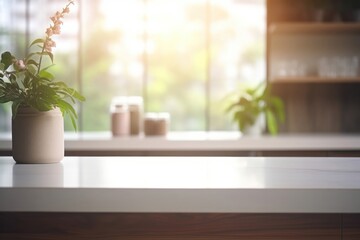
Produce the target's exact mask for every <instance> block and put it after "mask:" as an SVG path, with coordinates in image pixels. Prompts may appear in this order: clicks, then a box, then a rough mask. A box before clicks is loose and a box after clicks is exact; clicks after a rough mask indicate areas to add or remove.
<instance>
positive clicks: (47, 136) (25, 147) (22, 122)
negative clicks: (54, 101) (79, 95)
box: [12, 107, 64, 163]
mask: <svg viewBox="0 0 360 240" xmlns="http://www.w3.org/2000/svg"><path fill="white" fill-rule="evenodd" d="M12 152H13V158H14V160H15V161H16V162H17V163H57V162H60V161H61V160H62V159H63V158H64V119H63V116H62V113H61V111H60V109H58V108H55V109H53V110H50V111H46V112H40V111H38V110H35V109H33V108H29V107H22V108H19V109H18V113H17V115H16V117H15V118H14V119H13V120H12Z"/></svg>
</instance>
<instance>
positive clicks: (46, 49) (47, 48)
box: [0, 0, 85, 163]
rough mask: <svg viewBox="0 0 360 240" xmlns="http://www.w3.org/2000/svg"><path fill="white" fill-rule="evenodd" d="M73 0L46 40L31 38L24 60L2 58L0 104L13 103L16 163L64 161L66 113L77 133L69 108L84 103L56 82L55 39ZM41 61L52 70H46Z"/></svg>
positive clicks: (53, 23) (73, 113) (4, 55)
mask: <svg viewBox="0 0 360 240" xmlns="http://www.w3.org/2000/svg"><path fill="white" fill-rule="evenodd" d="M72 4H74V2H73V1H72V0H71V1H69V2H68V3H67V4H66V6H65V7H64V8H63V9H62V11H58V12H56V13H55V15H54V16H52V17H51V18H50V19H51V24H50V27H48V28H47V29H46V32H45V37H44V38H38V39H35V40H34V41H33V42H32V43H31V44H30V46H29V54H28V55H27V56H26V57H25V58H17V57H15V56H13V55H12V54H11V53H10V52H9V51H6V52H3V53H2V54H1V63H0V103H6V102H12V146H13V149H12V150H13V158H14V159H15V161H16V162H18V163H52V162H59V161H60V160H61V159H63V157H64V133H63V132H64V122H63V116H64V114H68V115H69V116H70V119H71V120H72V124H73V126H74V128H75V129H76V119H77V114H76V111H75V109H74V107H73V106H72V104H74V103H75V101H76V100H79V101H84V100H85V98H84V97H83V96H82V95H81V94H80V93H79V92H77V91H76V90H75V89H73V88H70V87H68V86H67V85H66V84H65V83H64V82H62V81H55V77H54V76H53V74H51V72H50V71H49V69H50V68H51V67H52V66H53V62H54V56H53V53H52V48H53V47H55V46H56V43H55V41H54V40H53V36H54V35H56V34H60V30H61V25H62V24H63V22H62V19H63V17H64V16H65V15H66V14H67V13H69V8H70V5H72ZM45 58H48V59H49V60H51V65H47V66H44V61H45Z"/></svg>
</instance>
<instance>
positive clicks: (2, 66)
mask: <svg viewBox="0 0 360 240" xmlns="http://www.w3.org/2000/svg"><path fill="white" fill-rule="evenodd" d="M4 70H5V64H3V63H0V71H4Z"/></svg>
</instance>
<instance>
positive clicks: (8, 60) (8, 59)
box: [1, 52, 15, 70]
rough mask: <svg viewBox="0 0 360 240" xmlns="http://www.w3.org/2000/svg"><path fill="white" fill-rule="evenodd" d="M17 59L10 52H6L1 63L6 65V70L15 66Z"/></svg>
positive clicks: (2, 55)
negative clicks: (14, 62)
mask: <svg viewBox="0 0 360 240" xmlns="http://www.w3.org/2000/svg"><path fill="white" fill-rule="evenodd" d="M14 59H15V57H14V56H13V55H11V53H10V52H4V53H2V54H1V63H2V64H4V69H3V70H6V69H8V67H10V66H11V65H12V64H13V60H14Z"/></svg>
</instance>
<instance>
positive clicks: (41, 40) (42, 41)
mask: <svg viewBox="0 0 360 240" xmlns="http://www.w3.org/2000/svg"><path fill="white" fill-rule="evenodd" d="M44 42H45V39H42V38H37V39H35V40H34V41H33V42H32V43H31V44H30V45H29V47H31V46H33V45H35V44H38V43H44Z"/></svg>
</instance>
